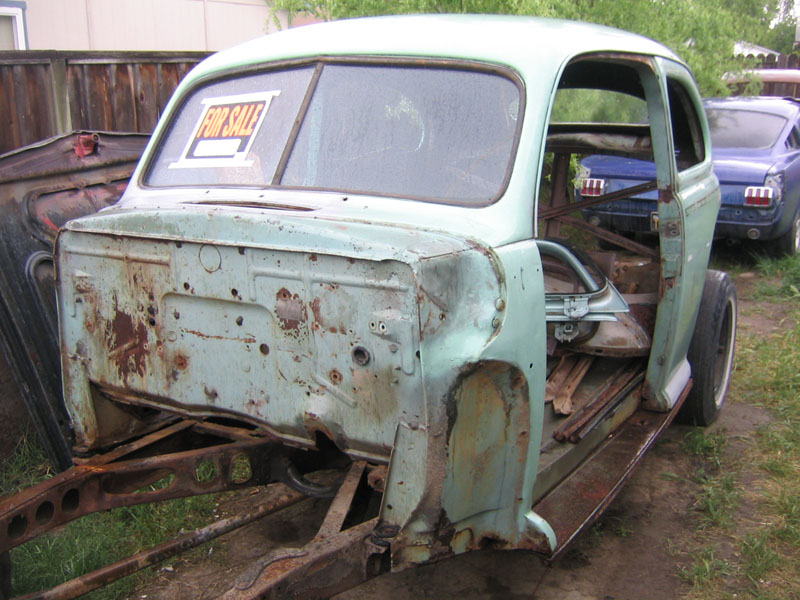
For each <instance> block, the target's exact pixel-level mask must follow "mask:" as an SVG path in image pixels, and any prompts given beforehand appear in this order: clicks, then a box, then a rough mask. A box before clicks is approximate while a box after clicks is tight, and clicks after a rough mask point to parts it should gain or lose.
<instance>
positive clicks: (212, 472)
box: [195, 460, 217, 483]
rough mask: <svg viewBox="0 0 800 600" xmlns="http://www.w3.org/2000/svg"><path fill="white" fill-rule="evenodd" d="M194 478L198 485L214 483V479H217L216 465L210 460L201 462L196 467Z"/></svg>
mask: <svg viewBox="0 0 800 600" xmlns="http://www.w3.org/2000/svg"><path fill="white" fill-rule="evenodd" d="M195 477H197V481H198V482H200V483H209V482H210V481H214V479H215V478H216V477H217V465H215V464H214V463H213V462H211V461H210V460H204V461H202V462H201V463H200V464H199V465H197V470H196V471H195Z"/></svg>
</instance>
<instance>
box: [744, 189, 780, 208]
mask: <svg viewBox="0 0 800 600" xmlns="http://www.w3.org/2000/svg"><path fill="white" fill-rule="evenodd" d="M774 196H775V189H774V188H772V187H767V186H761V187H757V186H750V187H749V188H747V189H745V191H744V204H745V206H760V207H764V206H771V205H772V199H773V198H774Z"/></svg>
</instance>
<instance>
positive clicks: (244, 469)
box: [231, 454, 253, 483]
mask: <svg viewBox="0 0 800 600" xmlns="http://www.w3.org/2000/svg"><path fill="white" fill-rule="evenodd" d="M252 476H253V468H252V467H251V466H250V459H249V458H247V457H246V456H245V455H244V454H237V455H236V456H234V457H233V468H232V469H231V481H232V482H233V483H247V482H248V481H250V478H251V477H252Z"/></svg>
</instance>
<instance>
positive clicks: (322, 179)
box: [145, 63, 521, 205]
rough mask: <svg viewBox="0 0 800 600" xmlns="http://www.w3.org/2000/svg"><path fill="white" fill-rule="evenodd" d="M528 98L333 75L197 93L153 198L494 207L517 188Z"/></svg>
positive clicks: (494, 86)
mask: <svg viewBox="0 0 800 600" xmlns="http://www.w3.org/2000/svg"><path fill="white" fill-rule="evenodd" d="M520 103H521V93H520V88H519V87H518V85H517V84H516V83H515V81H514V80H513V79H512V78H510V77H507V76H505V75H502V74H499V73H497V72H494V71H491V72H490V71H488V70H479V69H470V68H463V67H461V66H459V67H458V68H455V67H453V68H451V67H446V66H442V67H438V66H434V67H431V66H426V67H419V66H416V65H385V64H381V65H372V64H351V63H347V64H335V63H334V64H327V63H326V64H324V65H307V66H303V67H295V68H291V69H285V70H277V71H269V72H263V73H257V74H252V75H248V76H240V77H237V78H235V79H227V80H224V81H218V82H214V83H211V84H208V85H205V86H203V87H201V88H199V89H197V90H196V91H194V92H193V93H192V94H191V96H190V97H189V98H188V100H187V101H186V102H185V103H184V105H183V107H182V108H181V109H180V111H178V113H177V116H176V117H175V119H174V121H173V122H172V123H171V124H170V125H169V128H168V133H167V134H166V136H165V138H164V139H163V140H162V141H161V143H160V144H159V148H158V150H157V152H156V154H155V158H154V159H153V160H152V162H151V165H150V167H149V168H148V169H147V171H146V176H145V184H146V185H149V186H153V187H178V186H180V187H184V186H202V187H211V186H224V187H286V188H294V189H315V190H331V191H339V192H343V193H367V194H375V195H387V196H399V197H408V198H417V199H422V200H428V201H434V202H445V203H463V204H474V205H480V204H486V203H489V202H491V201H492V200H493V199H496V198H497V197H499V195H500V194H501V193H502V191H503V190H504V187H505V185H506V182H507V178H508V173H509V171H510V169H509V165H510V163H511V160H512V159H513V155H514V150H515V143H516V138H517V132H518V128H519V125H520V123H519V120H520V119H519V115H520Z"/></svg>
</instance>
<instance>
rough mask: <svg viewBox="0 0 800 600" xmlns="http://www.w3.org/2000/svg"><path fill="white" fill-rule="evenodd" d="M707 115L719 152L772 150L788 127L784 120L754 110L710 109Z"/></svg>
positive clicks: (713, 144)
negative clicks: (730, 150) (748, 149)
mask: <svg viewBox="0 0 800 600" xmlns="http://www.w3.org/2000/svg"><path fill="white" fill-rule="evenodd" d="M706 114H707V115H708V125H709V127H710V129H711V145H712V146H714V147H715V148H750V149H752V150H757V149H762V148H770V147H772V146H774V145H775V142H776V141H777V140H778V136H779V135H780V133H781V131H783V128H784V127H785V126H786V119H785V118H783V117H781V116H778V115H773V114H770V113H764V112H757V111H753V110H741V109H727V108H707V109H706Z"/></svg>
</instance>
